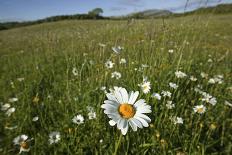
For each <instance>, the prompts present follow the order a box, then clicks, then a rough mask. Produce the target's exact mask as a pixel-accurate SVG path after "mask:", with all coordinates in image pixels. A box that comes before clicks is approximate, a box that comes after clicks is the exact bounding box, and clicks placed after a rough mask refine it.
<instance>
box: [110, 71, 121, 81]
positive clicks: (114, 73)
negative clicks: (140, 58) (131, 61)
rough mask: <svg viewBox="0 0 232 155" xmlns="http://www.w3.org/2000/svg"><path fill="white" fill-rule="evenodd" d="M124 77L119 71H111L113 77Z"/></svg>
mask: <svg viewBox="0 0 232 155" xmlns="http://www.w3.org/2000/svg"><path fill="white" fill-rule="evenodd" d="M121 77H122V75H121V73H119V72H116V71H115V72H113V73H111V78H116V79H117V80H118V79H120V78H121Z"/></svg>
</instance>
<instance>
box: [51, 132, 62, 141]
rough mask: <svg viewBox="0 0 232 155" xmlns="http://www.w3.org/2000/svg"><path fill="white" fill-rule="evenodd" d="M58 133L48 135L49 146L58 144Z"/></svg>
mask: <svg viewBox="0 0 232 155" xmlns="http://www.w3.org/2000/svg"><path fill="white" fill-rule="evenodd" d="M60 139H61V138H60V132H57V131H53V132H51V133H50V134H49V140H48V142H49V144H54V143H58V142H59V141H60Z"/></svg>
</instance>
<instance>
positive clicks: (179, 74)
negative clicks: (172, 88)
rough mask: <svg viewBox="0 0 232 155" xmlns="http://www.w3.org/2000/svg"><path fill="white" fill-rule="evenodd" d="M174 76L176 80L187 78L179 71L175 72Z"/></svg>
mask: <svg viewBox="0 0 232 155" xmlns="http://www.w3.org/2000/svg"><path fill="white" fill-rule="evenodd" d="M175 75H176V77H177V78H184V77H186V76H187V75H186V74H185V73H184V72H181V71H176V72H175Z"/></svg>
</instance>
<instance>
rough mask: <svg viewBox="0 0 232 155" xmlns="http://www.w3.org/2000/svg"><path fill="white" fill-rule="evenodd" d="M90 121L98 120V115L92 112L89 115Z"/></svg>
mask: <svg viewBox="0 0 232 155" xmlns="http://www.w3.org/2000/svg"><path fill="white" fill-rule="evenodd" d="M88 116H89V119H95V118H96V113H95V112H94V111H90V112H89V113H88Z"/></svg>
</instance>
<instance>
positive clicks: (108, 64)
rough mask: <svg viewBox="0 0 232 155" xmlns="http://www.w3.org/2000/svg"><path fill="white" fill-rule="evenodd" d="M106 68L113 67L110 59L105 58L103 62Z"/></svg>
mask: <svg viewBox="0 0 232 155" xmlns="http://www.w3.org/2000/svg"><path fill="white" fill-rule="evenodd" d="M105 66H106V68H109V69H110V68H113V67H114V63H113V62H112V61H110V60H107V61H106V63H105Z"/></svg>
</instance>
